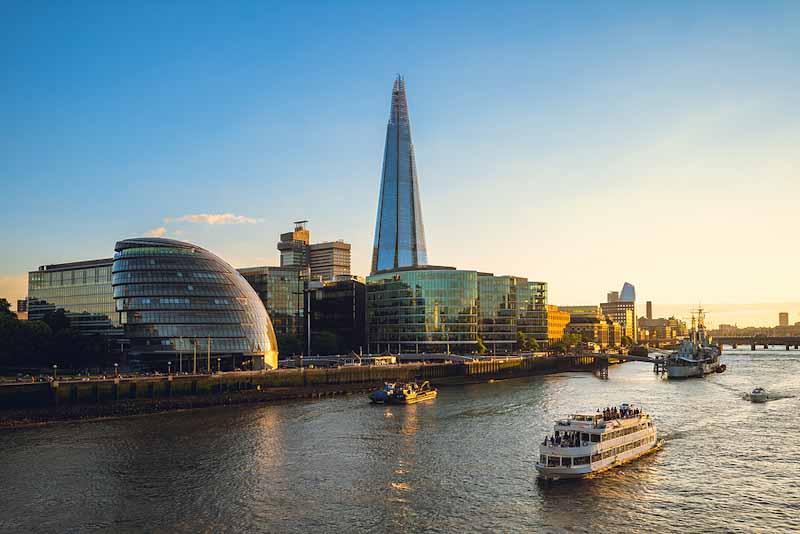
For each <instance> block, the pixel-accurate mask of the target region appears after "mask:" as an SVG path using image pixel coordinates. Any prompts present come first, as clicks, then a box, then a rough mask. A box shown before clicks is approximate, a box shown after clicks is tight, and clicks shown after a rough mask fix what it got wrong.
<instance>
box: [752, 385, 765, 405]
mask: <svg viewBox="0 0 800 534" xmlns="http://www.w3.org/2000/svg"><path fill="white" fill-rule="evenodd" d="M768 400H769V395H767V391H766V390H765V389H764V388H756V389H754V390H753V391H751V392H750V401H751V402H767V401H768Z"/></svg>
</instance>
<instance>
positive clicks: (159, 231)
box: [144, 226, 167, 237]
mask: <svg viewBox="0 0 800 534" xmlns="http://www.w3.org/2000/svg"><path fill="white" fill-rule="evenodd" d="M166 233H167V229H166V228H164V227H163V226H159V227H158V228H153V229H152V230H148V231H146V232H145V233H144V235H146V236H147V237H161V236H162V235H164V234H166Z"/></svg>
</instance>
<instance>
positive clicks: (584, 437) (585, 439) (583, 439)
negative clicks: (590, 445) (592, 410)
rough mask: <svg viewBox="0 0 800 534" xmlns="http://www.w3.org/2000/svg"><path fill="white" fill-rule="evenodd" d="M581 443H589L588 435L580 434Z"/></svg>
mask: <svg viewBox="0 0 800 534" xmlns="http://www.w3.org/2000/svg"><path fill="white" fill-rule="evenodd" d="M581 441H589V434H587V433H586V432H581Z"/></svg>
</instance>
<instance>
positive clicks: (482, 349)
mask: <svg viewBox="0 0 800 534" xmlns="http://www.w3.org/2000/svg"><path fill="white" fill-rule="evenodd" d="M475 350H476V351H477V352H478V354H486V350H487V349H486V345H484V344H483V340H482V339H481V338H480V337H479V338H478V339H476V340H475Z"/></svg>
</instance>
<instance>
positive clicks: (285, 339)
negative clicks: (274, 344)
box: [277, 336, 306, 357]
mask: <svg viewBox="0 0 800 534" xmlns="http://www.w3.org/2000/svg"><path fill="white" fill-rule="evenodd" d="M277 341H278V353H279V354H280V355H281V356H283V357H287V356H293V355H295V354H300V353H301V352H305V348H306V345H305V341H304V340H302V339H300V338H298V337H297V336H277Z"/></svg>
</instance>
